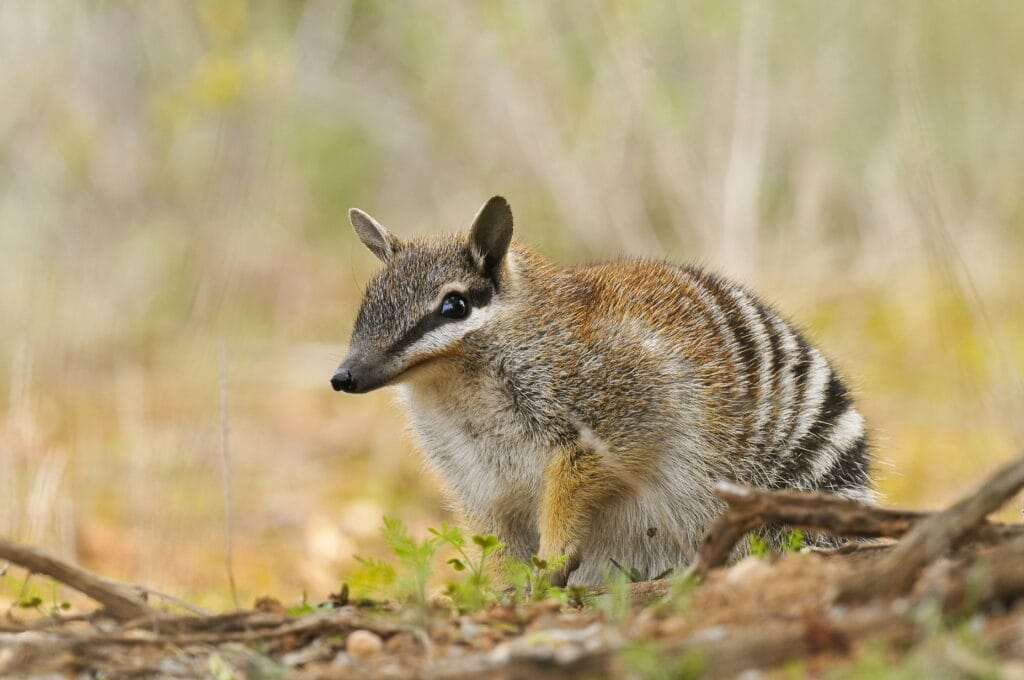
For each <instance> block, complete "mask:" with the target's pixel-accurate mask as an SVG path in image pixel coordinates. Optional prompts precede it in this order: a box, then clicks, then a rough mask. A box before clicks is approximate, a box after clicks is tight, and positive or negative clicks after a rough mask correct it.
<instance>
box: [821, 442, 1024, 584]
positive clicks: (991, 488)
mask: <svg viewBox="0 0 1024 680" xmlns="http://www.w3.org/2000/svg"><path fill="white" fill-rule="evenodd" d="M1022 486H1024V458H1019V459H1017V460H1015V461H1014V462H1012V463H1009V464H1007V465H1004V466H1003V467H1001V468H1000V469H999V470H997V471H996V472H995V473H994V474H993V475H992V476H991V477H989V478H988V479H987V480H986V481H985V483H984V484H982V485H981V487H980V488H979V489H978V490H977V491H976V492H974V493H973V494H971V495H970V496H967V497H966V498H964V499H963V500H961V501H959V502H958V503H957V504H956V505H954V506H952V507H951V508H949V509H948V510H945V511H944V512H939V513H936V514H934V515H931V516H930V517H928V518H927V519H924V520H922V521H921V522H919V523H918V524H917V525H916V526H915V527H914V528H913V530H911V531H910V532H908V533H907V535H906V536H905V537H904V538H903V540H902V541H901V542H900V544H899V545H898V546H896V547H895V548H894V549H893V550H892V551H891V552H890V553H889V554H888V555H886V556H884V557H883V558H881V559H880V560H878V562H877V563H875V564H874V565H872V566H871V567H870V568H867V569H865V570H863V571H861V572H858V573H856V574H854V575H852V577H851V578H850V579H849V581H847V582H846V583H845V584H844V585H843V587H842V588H841V589H840V592H839V597H840V599H841V600H845V601H850V600H860V599H870V598H873V597H877V596H882V595H890V596H896V595H900V594H902V593H905V592H907V591H908V590H910V588H911V586H913V585H914V581H915V580H916V579H917V577H918V574H919V573H920V572H921V569H923V568H924V567H925V565H927V564H929V563H930V562H933V561H934V560H935V559H936V558H938V557H939V556H940V555H942V554H943V553H945V552H946V551H947V550H949V548H950V547H952V546H954V545H955V544H956V543H958V542H960V541H961V540H962V539H963V538H964V537H965V536H966V535H967V533H968V532H970V531H971V530H972V529H975V528H976V527H977V526H978V525H979V524H980V523H982V522H983V521H984V520H985V517H987V516H988V515H989V513H992V512H994V511H995V510H998V509H999V507H1000V506H1002V505H1003V503H1005V502H1006V501H1008V500H1009V499H1010V498H1012V497H1013V495H1014V494H1016V493H1017V492H1018V491H1019V490H1020V489H1021V487H1022Z"/></svg>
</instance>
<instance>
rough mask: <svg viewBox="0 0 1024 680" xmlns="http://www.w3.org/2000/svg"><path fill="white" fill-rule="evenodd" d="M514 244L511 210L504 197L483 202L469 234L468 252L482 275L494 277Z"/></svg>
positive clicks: (496, 197)
mask: <svg viewBox="0 0 1024 680" xmlns="http://www.w3.org/2000/svg"><path fill="white" fill-rule="evenodd" d="M511 242H512V208H510V207H508V201H506V200H505V199H504V198H502V197H501V196H495V197H493V198H491V199H490V200H489V201H487V202H486V203H484V205H483V207H481V208H480V212H478V213H477V214H476V217H475V218H474V219H473V226H472V227H471V228H470V231H469V252H470V254H471V255H472V256H473V261H474V262H475V263H476V266H477V268H478V269H479V270H480V273H481V274H483V275H484V276H491V277H493V276H494V274H496V273H497V270H498V268H499V267H500V266H501V263H502V261H503V260H504V259H505V253H507V252H508V244H509V243H511Z"/></svg>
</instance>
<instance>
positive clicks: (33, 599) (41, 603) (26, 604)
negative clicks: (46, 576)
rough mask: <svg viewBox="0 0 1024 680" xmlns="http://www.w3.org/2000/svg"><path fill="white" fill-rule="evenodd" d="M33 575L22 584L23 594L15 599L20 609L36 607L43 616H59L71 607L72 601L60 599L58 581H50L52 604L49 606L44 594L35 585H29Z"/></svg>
mask: <svg viewBox="0 0 1024 680" xmlns="http://www.w3.org/2000/svg"><path fill="white" fill-rule="evenodd" d="M30 578H31V577H27V578H26V579H25V580H24V581H23V582H22V586H21V594H20V595H19V596H18V598H17V599H16V600H15V605H16V606H17V607H18V608H20V609H34V610H35V611H37V612H39V614H41V615H42V616H50V617H54V618H55V617H58V616H60V615H61V613H62V612H65V611H67V610H69V609H71V603H70V602H65V601H63V600H60V599H59V598H58V597H57V591H58V587H57V582H56V581H52V582H51V583H50V604H49V605H48V606H47V605H46V604H45V603H46V600H44V599H43V595H42V594H41V593H40V592H39V591H38V590H37V589H36V588H35V587H34V586H30V585H29V580H30Z"/></svg>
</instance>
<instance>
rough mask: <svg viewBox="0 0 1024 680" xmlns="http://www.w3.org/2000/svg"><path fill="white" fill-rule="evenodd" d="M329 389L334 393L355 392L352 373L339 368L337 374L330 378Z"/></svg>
mask: <svg viewBox="0 0 1024 680" xmlns="http://www.w3.org/2000/svg"><path fill="white" fill-rule="evenodd" d="M331 387H333V388H334V391H335V392H355V391H356V381H355V379H354V378H353V377H352V371H350V370H348V369H347V368H339V369H338V372H337V373H335V374H334V377H333V378H331Z"/></svg>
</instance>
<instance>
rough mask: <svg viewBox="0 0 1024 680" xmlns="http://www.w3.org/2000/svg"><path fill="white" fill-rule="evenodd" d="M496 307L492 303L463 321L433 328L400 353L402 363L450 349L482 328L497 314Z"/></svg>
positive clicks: (473, 311) (478, 309) (474, 310)
mask: <svg viewBox="0 0 1024 680" xmlns="http://www.w3.org/2000/svg"><path fill="white" fill-rule="evenodd" d="M497 311H498V310H497V305H495V304H494V303H493V302H492V303H491V304H489V305H487V306H486V307H475V308H473V309H472V311H471V312H470V314H469V316H467V317H466V318H465V319H460V320H458V321H457V322H453V323H446V324H442V325H440V326H438V327H437V328H434V329H432V330H430V331H428V332H427V333H425V334H424V335H423V337H421V338H419V339H418V340H416V342H414V343H412V344H411V345H409V347H408V348H407V349H406V350H405V351H404V352H402V361H403V362H410V361H412V360H414V359H415V358H416V357H417V356H422V355H425V354H436V353H437V352H440V351H442V350H444V349H447V348H448V347H451V346H452V345H454V344H455V343H457V342H458V341H459V340H461V339H462V337H463V336H464V335H466V334H467V333H469V332H471V331H475V330H477V329H479V328H481V327H483V326H484V325H485V324H487V322H489V321H490V320H491V319H493V318H494V316H495V314H497Z"/></svg>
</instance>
